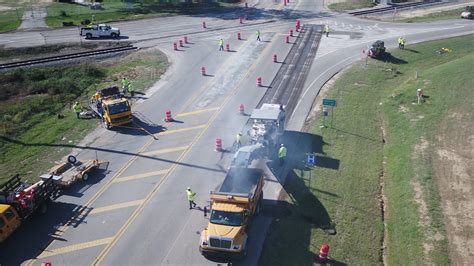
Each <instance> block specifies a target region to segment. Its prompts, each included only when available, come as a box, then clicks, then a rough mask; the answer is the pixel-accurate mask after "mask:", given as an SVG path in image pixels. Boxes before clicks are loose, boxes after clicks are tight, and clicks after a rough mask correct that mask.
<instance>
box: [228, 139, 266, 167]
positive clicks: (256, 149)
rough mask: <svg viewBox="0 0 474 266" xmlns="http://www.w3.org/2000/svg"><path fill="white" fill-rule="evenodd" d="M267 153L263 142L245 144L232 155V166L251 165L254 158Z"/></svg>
mask: <svg viewBox="0 0 474 266" xmlns="http://www.w3.org/2000/svg"><path fill="white" fill-rule="evenodd" d="M264 154H266V152H265V147H264V146H263V145H262V144H261V143H257V144H254V145H248V146H243V147H241V148H240V149H238V150H237V152H236V153H235V154H234V157H232V161H231V162H230V167H249V166H250V165H251V164H252V162H253V161H254V160H257V159H259V158H261V157H263V155H264Z"/></svg>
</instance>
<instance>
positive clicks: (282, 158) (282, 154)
mask: <svg viewBox="0 0 474 266" xmlns="http://www.w3.org/2000/svg"><path fill="white" fill-rule="evenodd" d="M286 152H287V150H286V147H285V145H284V144H283V143H282V144H281V146H280V149H279V150H278V161H279V162H280V165H283V163H284V162H285V157H286Z"/></svg>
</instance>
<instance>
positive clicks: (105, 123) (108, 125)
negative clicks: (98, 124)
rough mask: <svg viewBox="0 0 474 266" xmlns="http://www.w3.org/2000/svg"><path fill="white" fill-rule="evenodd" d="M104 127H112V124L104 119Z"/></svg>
mask: <svg viewBox="0 0 474 266" xmlns="http://www.w3.org/2000/svg"><path fill="white" fill-rule="evenodd" d="M104 127H105V128H106V129H110V124H109V123H108V122H107V121H104Z"/></svg>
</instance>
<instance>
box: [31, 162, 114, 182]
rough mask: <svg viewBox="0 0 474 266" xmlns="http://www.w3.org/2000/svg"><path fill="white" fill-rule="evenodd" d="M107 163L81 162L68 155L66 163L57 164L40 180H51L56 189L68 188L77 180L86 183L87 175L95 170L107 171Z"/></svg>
mask: <svg viewBox="0 0 474 266" xmlns="http://www.w3.org/2000/svg"><path fill="white" fill-rule="evenodd" d="M108 166H109V162H107V161H99V160H98V159H95V160H90V161H85V162H81V161H79V160H77V159H76V157H75V156H73V155H69V156H68V158H67V162H64V163H61V164H58V165H56V166H54V167H53V168H51V169H50V170H49V172H48V174H44V175H41V176H40V178H41V179H42V180H47V179H50V178H52V180H53V182H54V184H55V185H56V186H57V187H58V188H65V187H69V186H71V185H72V184H74V183H75V182H77V181H78V180H83V181H87V180H88V179H89V173H90V172H92V171H94V170H96V169H100V170H107V168H108Z"/></svg>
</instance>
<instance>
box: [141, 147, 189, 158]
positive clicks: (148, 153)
mask: <svg viewBox="0 0 474 266" xmlns="http://www.w3.org/2000/svg"><path fill="white" fill-rule="evenodd" d="M187 148H188V146H181V147H174V148H169V149H161V150H155V151H147V152H144V153H141V155H144V156H153V155H160V154H165V153H171V152H177V151H184V150H186V149H187Z"/></svg>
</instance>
